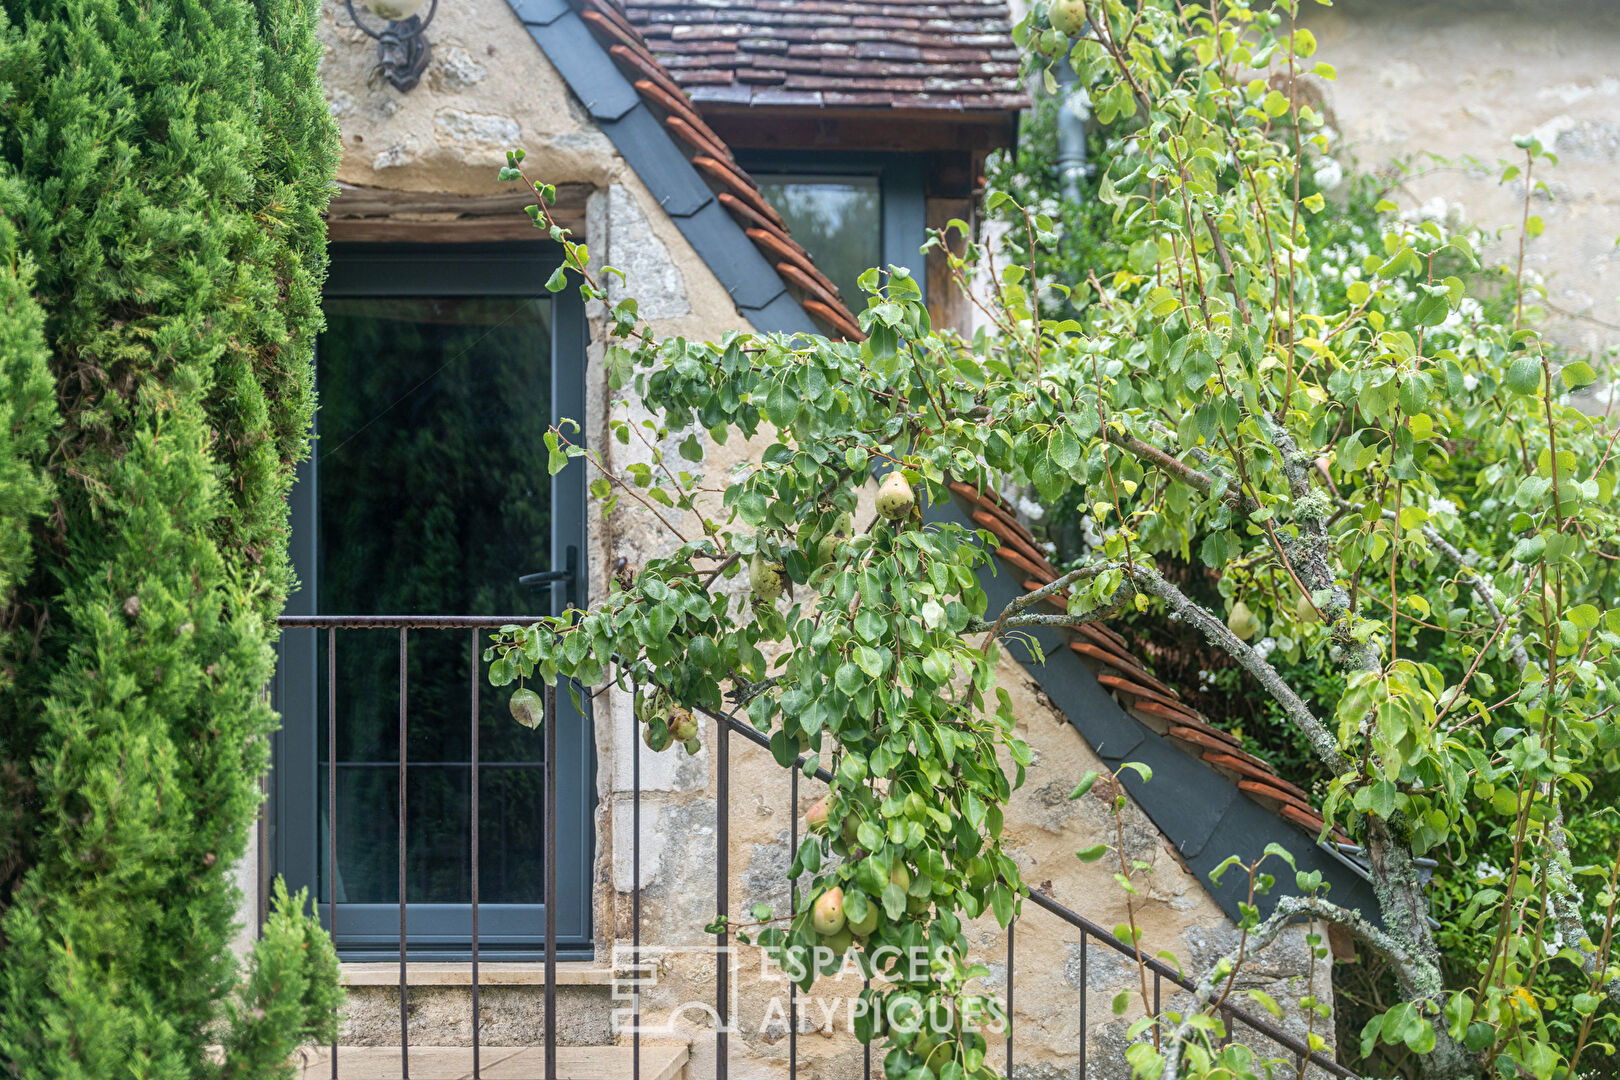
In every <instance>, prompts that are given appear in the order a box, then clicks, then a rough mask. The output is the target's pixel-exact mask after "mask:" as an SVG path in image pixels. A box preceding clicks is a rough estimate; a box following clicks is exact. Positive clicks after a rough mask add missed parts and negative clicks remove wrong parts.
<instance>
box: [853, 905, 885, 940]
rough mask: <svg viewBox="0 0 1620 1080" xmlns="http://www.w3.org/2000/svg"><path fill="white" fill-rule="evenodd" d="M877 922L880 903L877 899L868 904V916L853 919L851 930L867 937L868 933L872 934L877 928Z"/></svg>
mask: <svg viewBox="0 0 1620 1080" xmlns="http://www.w3.org/2000/svg"><path fill="white" fill-rule="evenodd" d="M877 924H878V905H877V901H876V900H873V901H870V902H869V903H868V904H867V905H866V918H864V919H858V920H857V919H851V920H850V923H849V929H850V930H851V932H853V933H855V934H857V935H859V936H860V937H865V936H866V935H867V934H870V933H871V932H872V931H873V930H876V929H877Z"/></svg>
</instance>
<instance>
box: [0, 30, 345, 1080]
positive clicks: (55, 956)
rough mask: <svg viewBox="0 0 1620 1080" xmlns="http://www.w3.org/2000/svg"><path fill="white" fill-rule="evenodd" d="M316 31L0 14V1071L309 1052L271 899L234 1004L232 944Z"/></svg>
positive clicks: (306, 408) (282, 473)
mask: <svg viewBox="0 0 1620 1080" xmlns="http://www.w3.org/2000/svg"><path fill="white" fill-rule="evenodd" d="M315 16H316V10H315V6H314V5H312V4H309V3H307V2H304V0H273V2H265V3H249V2H247V0H225V2H219V3H213V4H208V5H198V4H173V5H169V4H159V5H142V4H133V3H125V2H118V0H66V2H56V0H52V2H37V3H27V2H19V3H13V4H9V5H7V7H6V11H5V14H4V16H0V100H3V102H4V107H3V109H0V208H3V213H0V219H3V220H4V222H5V225H4V226H3V228H0V245H3V247H4V252H5V259H4V273H3V274H0V303H3V309H0V347H3V349H4V352H3V354H0V376H3V377H4V380H5V381H6V384H7V391H8V392H7V394H6V400H5V404H4V405H0V409H5V410H8V411H9V415H8V417H7V422H6V423H5V424H0V431H4V432H5V434H4V435H3V436H0V519H3V520H0V527H3V532H4V536H5V540H4V541H3V542H0V543H3V544H4V545H5V546H4V548H3V549H0V550H3V552H4V560H5V561H4V564H3V570H0V612H3V616H0V626H3V627H4V628H5V636H4V638H3V639H0V647H3V649H4V658H3V661H0V672H3V673H4V677H3V678H0V775H4V776H5V777H7V788H8V796H14V797H15V801H13V798H12V797H8V798H7V800H6V805H7V806H8V809H10V813H9V816H5V817H3V818H0V913H3V914H0V1063H3V1066H4V1067H5V1068H6V1070H7V1071H8V1072H9V1074H10V1075H14V1076H18V1077H57V1076H69V1075H71V1076H81V1077H99V1076H114V1075H119V1076H122V1075H129V1074H132V1073H139V1074H141V1075H153V1076H169V1077H178V1076H209V1075H221V1076H224V1075H230V1076H243V1077H261V1076H278V1075H285V1074H286V1072H287V1071H288V1068H289V1067H288V1066H287V1064H286V1062H287V1060H288V1055H289V1054H290V1052H291V1051H292V1050H293V1049H294V1048H295V1047H296V1046H298V1045H300V1044H301V1043H303V1042H305V1041H306V1040H308V1039H309V1038H311V1037H325V1036H326V1035H329V1034H330V1033H331V1031H332V1025H333V1014H332V1011H331V1010H332V1007H333V1005H334V1003H335V995H336V993H337V991H336V959H335V955H334V954H333V952H332V949H331V945H330V942H329V941H328V940H327V938H326V936H325V934H324V932H323V931H321V930H320V928H319V926H318V925H317V924H316V923H314V922H313V921H312V920H311V918H310V917H309V915H307V914H306V913H305V912H304V910H303V907H304V898H303V897H302V896H299V897H288V896H287V895H286V894H285V891H284V890H282V891H280V892H279V893H278V896H277V910H276V913H275V914H274V915H273V916H272V918H271V921H270V923H269V924H268V934H267V936H266V937H265V939H264V940H263V941H262V942H260V943H259V944H258V946H257V947H256V949H255V950H254V952H253V954H252V957H251V959H250V962H249V968H250V971H249V974H248V978H247V981H246V982H245V983H244V984H239V980H238V976H237V971H236V960H235V958H234V956H233V953H232V951H231V948H230V945H231V939H232V937H233V935H234V932H235V929H236V928H235V926H234V922H235V919H236V913H237V910H238V903H239V901H240V898H241V897H240V893H239V890H238V889H237V887H236V884H235V868H236V866H237V864H238V862H239V861H240V859H241V858H242V856H243V854H244V852H245V850H246V846H247V841H248V839H249V833H250V827H251V824H252V822H253V820H254V817H255V815H256V812H257V809H258V803H259V798H260V796H259V788H258V780H259V777H260V776H261V775H262V773H263V771H264V769H265V767H266V765H267V755H268V736H269V734H270V732H271V730H272V728H273V726H274V720H275V717H274V715H273V714H272V713H271V711H270V709H269V706H268V704H267V703H266V701H265V700H264V699H263V696H262V691H263V687H264V686H265V685H266V683H267V682H268V679H269V675H270V671H271V664H272V653H271V642H272V640H273V638H274V635H275V629H274V618H275V616H276V614H277V613H278V612H279V611H280V608H281V603H282V600H283V598H284V597H285V595H286V592H287V590H288V588H289V587H290V585H291V572H290V568H289V564H288V561H287V556H286V535H285V534H286V512H287V511H286V493H287V489H288V487H289V485H290V483H291V481H292V472H293V466H294V464H295V462H296V461H297V460H298V458H299V457H300V456H302V455H303V454H304V453H305V452H306V440H307V437H308V428H309V420H310V413H311V408H312V404H313V402H312V380H311V368H310V358H311V349H312V346H313V341H314V334H315V333H316V331H317V329H318V327H319V320H320V315H319V290H320V282H321V278H322V277H323V275H324V273H325V250H324V244H325V238H324V228H323V223H322V222H321V219H320V214H321V211H322V210H323V209H324V207H325V204H326V201H327V199H328V198H329V186H330V182H331V176H332V171H333V168H334V165H335V160H336V159H335V154H336V145H335V136H334V132H333V128H332V124H331V121H330V118H329V116H328V115H327V111H326V108H325V104H324V102H323V100H322V96H321V94H320V91H319V84H318V81H317V78H316V66H317V63H318V59H319V47H318V44H317V41H316V38H315V33H314V20H315ZM47 350H48V352H47ZM47 360H48V368H47ZM47 500H48V501H47ZM239 986H240V988H239ZM222 1038H223V1042H224V1043H225V1045H226V1048H227V1049H226V1052H225V1054H224V1056H223V1057H222V1058H215V1057H213V1056H211V1055H210V1054H209V1046H210V1044H217V1043H219V1042H221V1041H222Z"/></svg>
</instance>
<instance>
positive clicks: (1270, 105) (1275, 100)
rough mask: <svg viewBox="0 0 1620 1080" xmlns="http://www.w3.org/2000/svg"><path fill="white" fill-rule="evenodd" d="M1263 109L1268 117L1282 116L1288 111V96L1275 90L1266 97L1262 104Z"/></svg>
mask: <svg viewBox="0 0 1620 1080" xmlns="http://www.w3.org/2000/svg"><path fill="white" fill-rule="evenodd" d="M1261 108H1263V109H1264V110H1265V112H1266V115H1267V116H1271V117H1277V116H1281V115H1282V114H1283V113H1285V112H1287V111H1288V95H1286V94H1284V93H1283V92H1282V91H1281V90H1273V91H1271V92H1270V93H1269V94H1267V95H1266V99H1265V101H1264V102H1263V103H1262V104H1261Z"/></svg>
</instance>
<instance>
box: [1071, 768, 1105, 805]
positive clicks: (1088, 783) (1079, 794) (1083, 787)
mask: <svg viewBox="0 0 1620 1080" xmlns="http://www.w3.org/2000/svg"><path fill="white" fill-rule="evenodd" d="M1098 775H1099V773H1098V772H1097V770H1096V769H1087V770H1086V773H1085V775H1084V776H1082V777H1081V778H1080V782H1079V783H1078V784H1076V785H1075V786H1074V790H1073V791H1071V792H1069V798H1071V799H1082V798H1084V797H1085V795H1086V792H1088V791H1090V790H1091V787H1092V785H1093V784H1095V783H1096V782H1097V777H1098Z"/></svg>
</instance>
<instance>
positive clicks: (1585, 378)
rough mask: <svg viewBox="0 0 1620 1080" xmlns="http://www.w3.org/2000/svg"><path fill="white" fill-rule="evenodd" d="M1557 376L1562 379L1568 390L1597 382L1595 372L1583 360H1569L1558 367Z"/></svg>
mask: <svg viewBox="0 0 1620 1080" xmlns="http://www.w3.org/2000/svg"><path fill="white" fill-rule="evenodd" d="M1558 377H1559V378H1560V379H1562V380H1563V381H1564V386H1565V387H1566V388H1567V389H1570V390H1579V389H1581V387H1583V386H1591V385H1592V384H1593V383H1595V382H1597V372H1595V371H1593V370H1592V365H1591V364H1588V363H1587V362H1586V361H1585V360H1571V361H1570V362H1569V363H1567V364H1565V365H1564V366H1563V367H1561V368H1559V369H1558Z"/></svg>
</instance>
